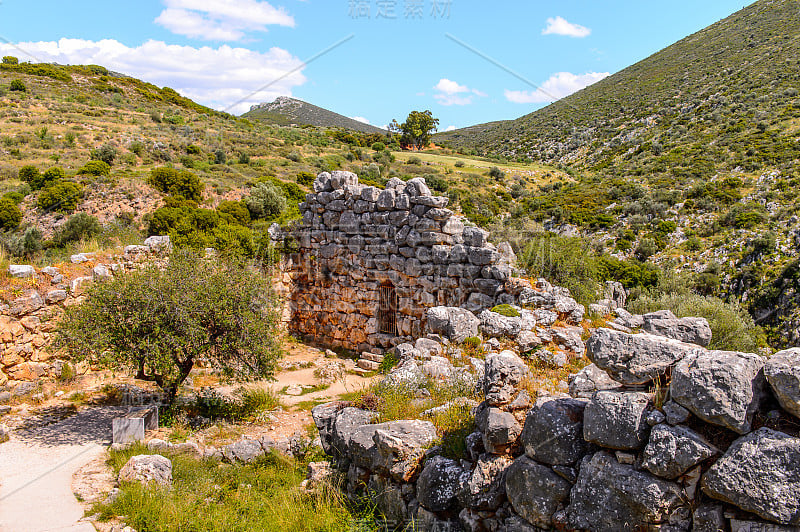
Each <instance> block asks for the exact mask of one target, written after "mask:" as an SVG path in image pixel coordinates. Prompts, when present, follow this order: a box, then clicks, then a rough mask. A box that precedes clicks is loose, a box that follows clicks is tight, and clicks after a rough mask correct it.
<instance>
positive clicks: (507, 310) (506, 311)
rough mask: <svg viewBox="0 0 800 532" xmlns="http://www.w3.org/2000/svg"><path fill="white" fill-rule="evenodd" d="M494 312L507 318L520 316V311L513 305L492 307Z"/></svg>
mask: <svg viewBox="0 0 800 532" xmlns="http://www.w3.org/2000/svg"><path fill="white" fill-rule="evenodd" d="M492 312H496V313H497V314H500V315H501V316H505V317H506V318H519V311H518V310H517V309H515V308H514V307H512V306H511V305H497V306H496V307H494V308H493V309H492Z"/></svg>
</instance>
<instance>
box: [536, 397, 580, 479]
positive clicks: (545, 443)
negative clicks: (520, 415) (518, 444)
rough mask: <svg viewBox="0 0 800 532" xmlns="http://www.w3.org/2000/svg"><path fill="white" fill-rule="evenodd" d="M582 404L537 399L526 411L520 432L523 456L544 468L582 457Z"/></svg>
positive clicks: (558, 399) (555, 399)
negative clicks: (544, 466) (523, 450)
mask: <svg viewBox="0 0 800 532" xmlns="http://www.w3.org/2000/svg"><path fill="white" fill-rule="evenodd" d="M585 408H586V402H584V401H578V400H575V399H567V398H554V397H541V398H539V399H537V401H536V404H535V405H534V406H533V408H532V409H531V410H530V411H529V412H528V416H527V417H526V418H525V427H524V429H523V431H522V444H523V445H524V446H525V454H526V455H528V456H529V457H531V458H533V459H535V460H537V461H539V462H542V463H544V464H548V465H573V464H575V463H576V462H577V461H578V460H580V459H581V458H583V455H584V454H586V441H585V440H584V439H583V412H584V409H585Z"/></svg>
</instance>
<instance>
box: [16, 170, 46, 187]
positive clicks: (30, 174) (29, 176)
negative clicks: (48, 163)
mask: <svg viewBox="0 0 800 532" xmlns="http://www.w3.org/2000/svg"><path fill="white" fill-rule="evenodd" d="M40 175H41V174H40V173H39V169H38V168H36V167H35V166H33V165H32V164H27V165H25V166H23V167H22V168H20V169H19V178H20V180H21V181H24V182H25V183H28V184H30V183H33V182H38V180H39V179H40V177H39V176H40ZM31 188H33V187H31Z"/></svg>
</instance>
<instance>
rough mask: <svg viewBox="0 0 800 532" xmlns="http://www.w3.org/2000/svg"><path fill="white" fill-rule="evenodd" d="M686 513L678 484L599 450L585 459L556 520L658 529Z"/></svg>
mask: <svg viewBox="0 0 800 532" xmlns="http://www.w3.org/2000/svg"><path fill="white" fill-rule="evenodd" d="M688 512H689V510H688V508H687V503H686V502H684V494H683V490H682V489H681V488H680V486H678V485H677V484H675V483H673V482H669V481H666V480H663V479H660V478H658V477H654V476H653V475H650V474H649V473H645V472H642V471H637V470H636V469H634V467H633V466H631V465H623V464H620V463H618V462H617V461H616V460H615V459H614V457H613V456H612V455H611V454H609V453H607V452H605V451H601V452H598V453H596V454H595V455H594V456H592V457H591V458H589V457H587V458H585V459H584V461H583V463H582V464H581V468H580V474H579V476H578V481H577V483H576V484H575V486H574V487H573V488H572V492H571V495H570V504H569V506H567V508H566V510H565V511H564V512H563V513H562V514H561V515H560V517H559V519H558V520H559V521H560V522H562V524H564V525H566V527H567V528H569V529H580V530H632V529H634V527H635V529H637V530H658V525H661V524H665V523H668V522H670V520H671V519H670V518H671V517H672V520H673V521H675V520H676V519H675V517H678V516H680V515H681V514H686V515H688ZM681 528H683V527H681ZM681 528H677V527H676V528H675V529H677V530H680V529H681ZM687 528H688V524H687V526H686V528H684V529H687ZM671 530H672V529H671Z"/></svg>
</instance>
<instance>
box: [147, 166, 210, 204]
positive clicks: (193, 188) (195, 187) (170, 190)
mask: <svg viewBox="0 0 800 532" xmlns="http://www.w3.org/2000/svg"><path fill="white" fill-rule="evenodd" d="M147 182H148V183H149V184H150V185H151V186H152V187H153V188H155V189H156V190H158V191H160V192H163V193H164V194H169V195H170V196H181V197H183V198H186V199H188V200H192V201H200V200H201V199H202V197H203V184H202V183H201V182H200V178H199V177H197V176H196V175H195V174H193V173H192V172H189V171H188V170H180V171H179V170H176V169H175V168H169V167H166V166H162V167H159V168H153V170H152V171H151V172H150V177H149V178H148V179H147Z"/></svg>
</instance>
